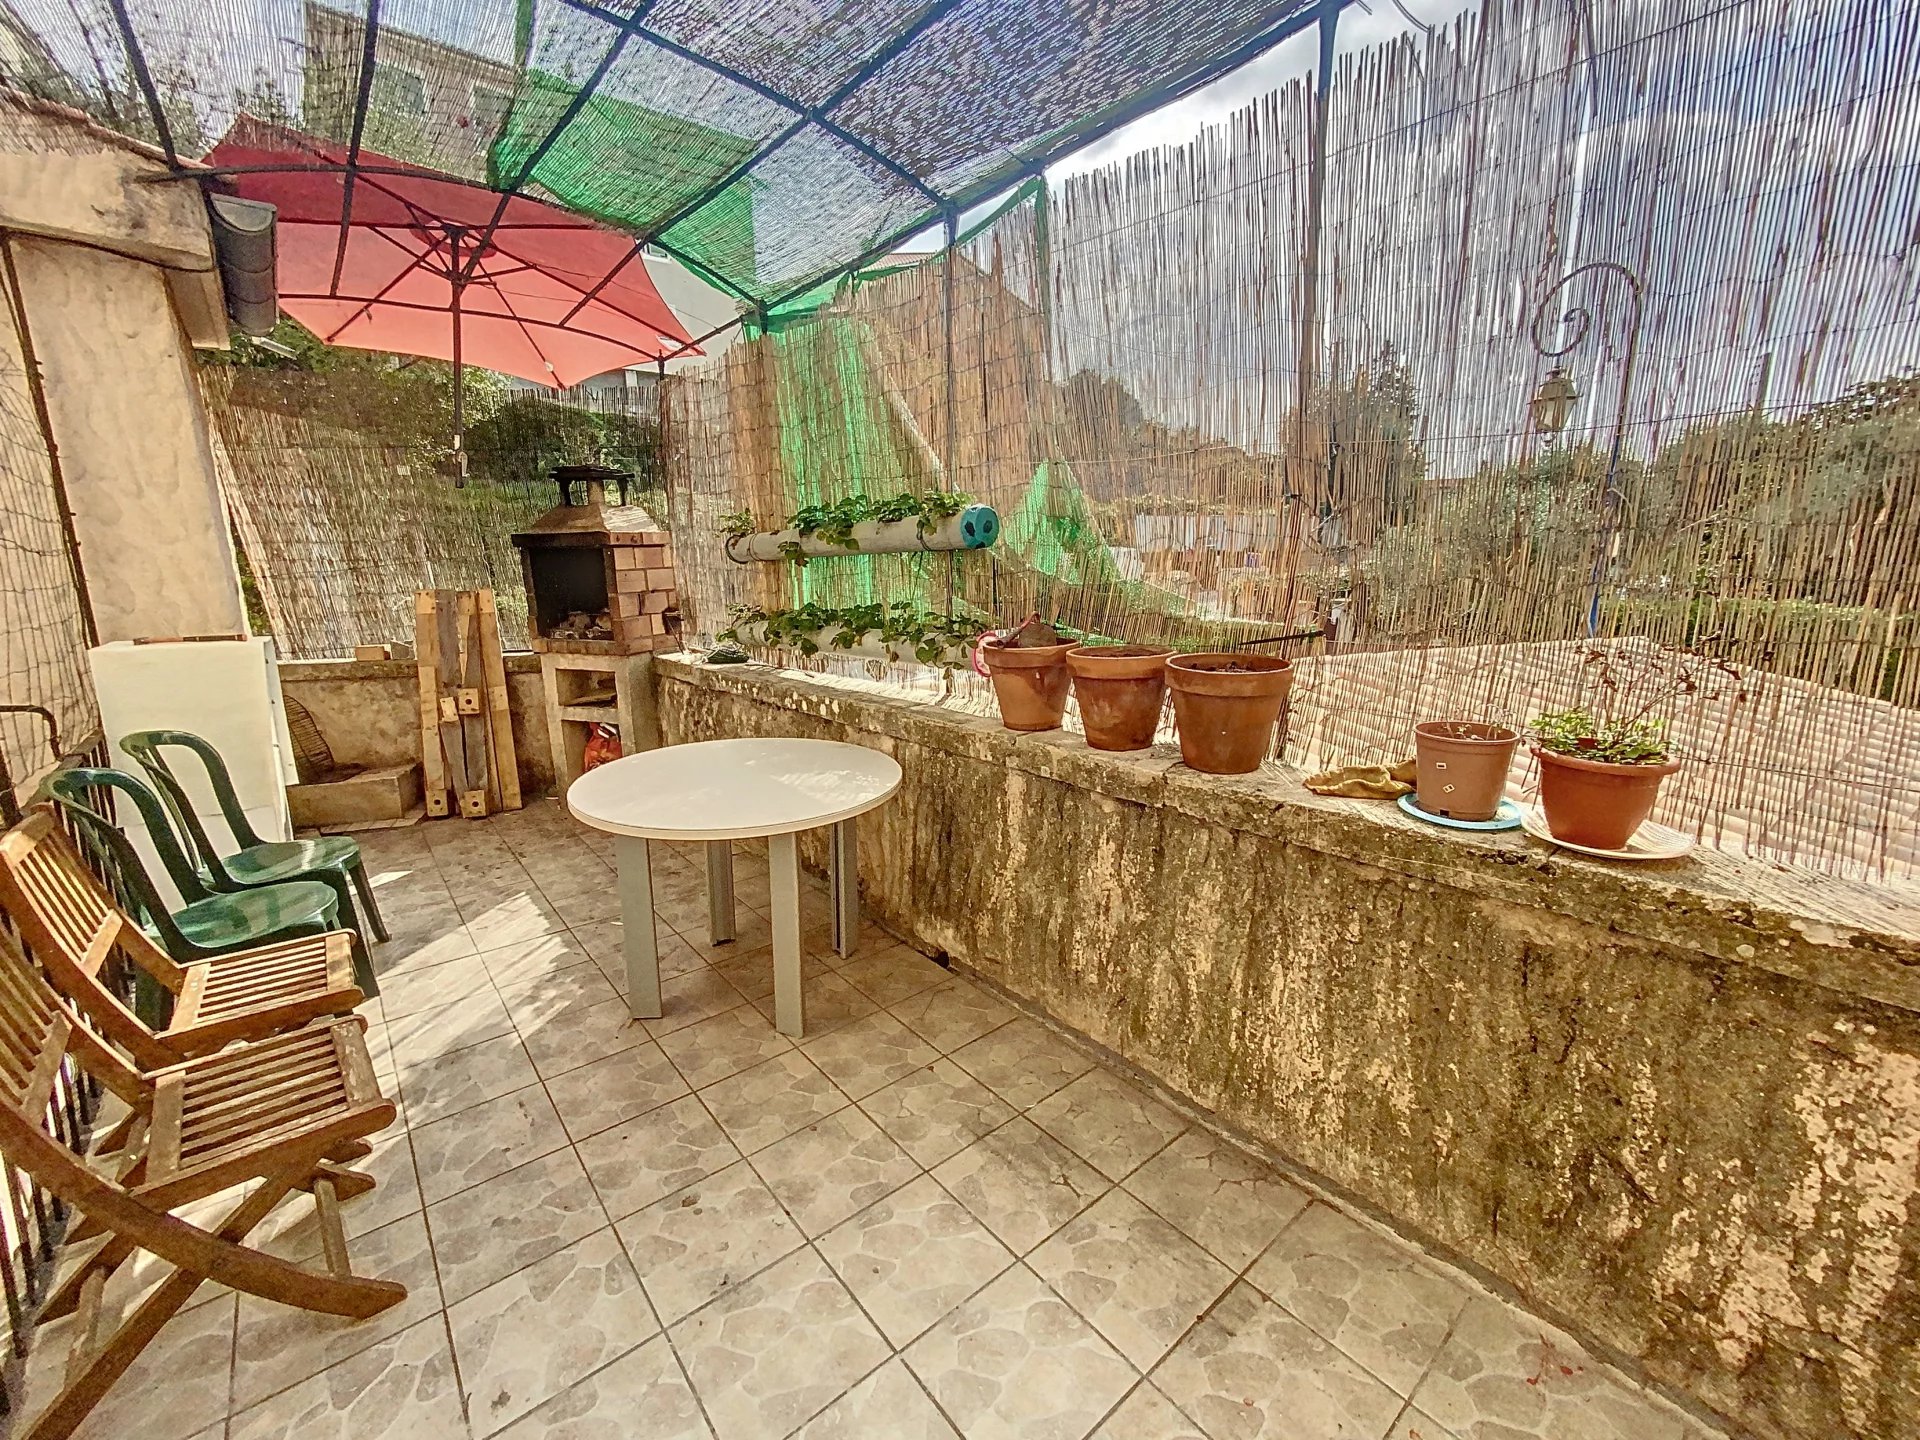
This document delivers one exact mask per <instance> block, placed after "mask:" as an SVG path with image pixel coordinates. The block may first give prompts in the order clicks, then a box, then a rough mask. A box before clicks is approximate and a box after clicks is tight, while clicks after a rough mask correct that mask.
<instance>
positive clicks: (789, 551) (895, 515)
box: [720, 490, 973, 563]
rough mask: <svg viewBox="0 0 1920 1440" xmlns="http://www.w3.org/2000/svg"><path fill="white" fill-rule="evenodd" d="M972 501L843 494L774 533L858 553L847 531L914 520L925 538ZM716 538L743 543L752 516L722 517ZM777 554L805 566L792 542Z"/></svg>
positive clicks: (910, 494) (801, 512) (926, 493)
mask: <svg viewBox="0 0 1920 1440" xmlns="http://www.w3.org/2000/svg"><path fill="white" fill-rule="evenodd" d="M972 503H973V502H972V498H971V497H970V496H966V495H960V494H954V493H950V492H948V491H945V490H923V491H919V492H915V491H910V490H909V491H902V492H901V493H900V494H898V495H894V496H890V497H889V498H887V499H884V500H872V499H869V498H868V497H867V496H865V495H849V496H848V497H847V498H846V499H844V500H836V501H834V502H833V503H832V504H830V505H803V506H801V507H800V508H799V509H798V510H796V511H794V512H793V514H791V515H789V516H788V517H787V518H786V520H785V522H784V523H782V524H780V525H777V526H774V527H772V528H774V529H776V530H795V531H798V532H799V534H800V535H801V536H802V537H804V538H806V539H810V540H819V541H821V542H822V543H824V544H828V545H838V546H840V547H842V548H843V549H847V550H858V549H859V548H860V542H859V541H857V540H855V539H854V538H853V527H854V526H856V525H860V524H863V523H865V522H866V521H869V520H873V521H879V522H881V523H882V524H886V523H892V522H896V521H900V520H918V521H919V522H920V533H921V534H922V535H930V534H932V533H933V531H934V530H935V529H936V528H937V527H938V526H939V524H940V523H941V521H943V520H947V519H950V518H952V517H953V516H955V515H958V514H959V513H960V512H961V511H962V510H964V509H966V508H967V506H968V505H970V504H972ZM721 526H722V528H721V532H720V533H721V534H723V535H725V536H726V537H727V538H728V539H733V540H738V539H744V538H745V537H746V536H748V535H752V534H754V533H755V529H756V527H755V525H754V523H753V516H752V514H751V513H750V512H748V511H745V510H742V511H738V512H737V513H735V514H732V515H729V516H727V517H725V519H724V520H722V521H721ZM780 553H781V555H782V556H783V557H785V558H786V559H788V560H798V561H801V562H802V563H805V556H803V555H802V554H801V551H800V543H799V541H798V540H788V541H785V542H783V543H782V544H781V546H780Z"/></svg>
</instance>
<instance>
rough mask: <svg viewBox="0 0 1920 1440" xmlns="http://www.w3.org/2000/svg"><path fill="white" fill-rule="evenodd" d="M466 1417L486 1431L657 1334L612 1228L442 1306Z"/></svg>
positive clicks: (477, 1428)
mask: <svg viewBox="0 0 1920 1440" xmlns="http://www.w3.org/2000/svg"><path fill="white" fill-rule="evenodd" d="M447 1321H448V1324H449V1325H450V1326H451V1327H452V1330H453V1352H454V1355H455V1356H456V1357H457V1358H458V1360H459V1362H460V1382H461V1385H462V1387H463V1388H464V1389H465V1391H466V1396H467V1415H468V1418H469V1419H470V1420H471V1421H472V1423H473V1433H474V1434H475V1435H476V1436H487V1435H491V1434H493V1433H494V1432H495V1431H496V1430H499V1429H500V1428H502V1427H503V1426H505V1425H508V1424H510V1423H511V1422H513V1421H514V1420H517V1419H519V1418H520V1417H521V1416H522V1415H524V1414H526V1413H527V1412H528V1411H529V1410H531V1409H533V1408H534V1407H535V1406H536V1405H539V1404H541V1403H543V1402H544V1401H547V1400H550V1399H552V1398H553V1397H554V1396H556V1395H558V1394H559V1393H560V1392H561V1391H563V1390H565V1389H566V1388H567V1387H568V1386H570V1385H572V1384H573V1383H574V1382H575V1381H577V1380H580V1379H583V1378H584V1377H585V1376H587V1375H589V1374H591V1373H592V1372H593V1371H595V1370H598V1369H599V1368H600V1367H601V1366H602V1365H604V1364H606V1363H607V1362H608V1361H609V1360H612V1359H614V1358H615V1357H616V1356H619V1355H622V1354H624V1353H625V1352H626V1351H628V1350H631V1349H632V1348H633V1347H634V1346H636V1345H638V1344H639V1343H640V1342H641V1341H643V1340H645V1339H647V1338H648V1337H650V1336H652V1335H653V1334H654V1333H656V1332H657V1331H658V1329H659V1325H658V1322H657V1321H656V1320H655V1319H654V1314H653V1307H652V1306H650V1305H649V1304H648V1303H647V1297H646V1295H645V1294H644V1293H643V1292H642V1290H641V1288H640V1278H639V1276H637V1275H636V1274H635V1273H634V1269H633V1264H632V1262H631V1261H630V1260H628V1258H627V1255H626V1252H625V1251H624V1250H623V1249H621V1247H620V1241H619V1238H618V1237H617V1236H615V1234H614V1233H613V1231H612V1230H610V1229H609V1230H600V1231H596V1232H595V1233H594V1234H592V1235H589V1236H588V1237H587V1238H586V1239H584V1240H581V1241H577V1242H576V1243H574V1244H572V1245H569V1246H567V1248H566V1249H564V1250H560V1251H557V1252H555V1253H554V1254H552V1255H549V1256H547V1257H546V1258H545V1259H543V1260H537V1261H535V1262H534V1263H533V1264H531V1265H529V1266H528V1267H527V1268H526V1269H524V1270H520V1271H517V1272H516V1273H514V1274H512V1275H509V1276H508V1277H507V1278H506V1279H504V1280H499V1281H496V1282H495V1283H494V1284H492V1285H489V1286H488V1287H487V1288H486V1289H484V1290H481V1291H479V1292H477V1293H476V1294H473V1295H470V1296H468V1297H467V1298H466V1299H465V1300H462V1301H460V1302H458V1303H457V1304H455V1305H452V1306H449V1307H448V1310H447Z"/></svg>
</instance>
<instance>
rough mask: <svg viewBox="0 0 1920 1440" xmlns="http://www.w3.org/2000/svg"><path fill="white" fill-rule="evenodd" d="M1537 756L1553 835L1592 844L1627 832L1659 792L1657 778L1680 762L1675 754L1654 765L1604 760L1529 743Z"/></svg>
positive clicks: (1622, 840)
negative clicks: (1673, 758) (1619, 763)
mask: <svg viewBox="0 0 1920 1440" xmlns="http://www.w3.org/2000/svg"><path fill="white" fill-rule="evenodd" d="M1533 753H1534V756H1535V758H1536V759H1538V760H1539V762H1540V808H1541V809H1543V810H1545V811H1546V814H1547V829H1548V830H1550V831H1552V832H1553V838H1554V839H1556V840H1565V841H1566V842H1567V843H1568V844H1570V845H1587V846H1591V847H1592V848H1593V849H1595V850H1618V849H1620V848H1621V847H1622V846H1624V845H1625V844H1626V843H1627V841H1629V840H1631V839H1632V838H1633V832H1634V831H1636V830H1638V829H1639V828H1640V826H1641V824H1642V823H1643V822H1644V821H1645V820H1646V818H1647V816H1649V815H1651V814H1652V813H1653V802H1654V801H1655V800H1657V799H1658V798H1659V796H1660V782H1661V781H1662V780H1664V779H1666V778H1667V776H1669V775H1671V774H1673V772H1674V771H1676V770H1678V769H1679V768H1680V762H1679V761H1678V760H1664V761H1662V762H1661V763H1659V764H1657V765H1609V764H1608V763H1606V762H1605V761H1604V760H1582V759H1581V758H1580V757H1579V756H1577V755H1561V754H1556V753H1554V752H1553V751H1551V750H1542V749H1539V748H1538V747H1535V749H1534V752H1533Z"/></svg>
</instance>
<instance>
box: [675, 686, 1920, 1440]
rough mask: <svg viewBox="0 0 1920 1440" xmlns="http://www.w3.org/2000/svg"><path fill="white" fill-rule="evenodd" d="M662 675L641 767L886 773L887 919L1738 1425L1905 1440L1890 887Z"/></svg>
mask: <svg viewBox="0 0 1920 1440" xmlns="http://www.w3.org/2000/svg"><path fill="white" fill-rule="evenodd" d="M659 673H660V675H661V682H660V683H661V696H660V709H661V717H662V725H663V727H664V730H665V732H666V736H667V739H668V741H669V743H674V742H680V741H686V740H697V739H707V738H714V737H718V736H724V735H751V734H783V735H810V736H816V737H820V738H834V739H844V740H851V741H853V742H854V743H858V744H864V745H870V746H873V747H876V748H879V749H883V750H886V751H888V752H889V753H891V754H893V755H894V756H895V757H896V758H897V759H898V760H899V761H900V763H901V765H902V768H903V769H904V770H905V772H906V780H905V783H904V786H903V788H902V790H901V792H900V795H899V797H898V798H897V799H896V800H895V801H894V802H893V803H891V804H890V805H888V806H887V807H885V808H884V809H882V810H880V811H878V812H876V813H875V814H873V815H871V816H869V817H866V818H865V819H863V820H862V822H861V823H862V828H863V844H862V847H861V880H862V884H863V887H864V891H865V897H866V904H867V905H868V907H869V908H870V909H871V910H873V911H875V912H877V913H878V914H879V915H880V917H881V918H882V919H883V920H884V921H885V922H886V923H887V924H888V925H889V926H890V927H891V928H894V929H895V930H897V931H899V932H900V933H902V934H904V935H908V936H910V937H912V938H913V939H915V940H916V941H917V942H918V943H920V944H921V945H922V946H924V947H926V948H929V949H936V950H940V951H944V952H946V953H947V954H949V955H951V956H952V957H954V958H955V959H956V960H958V961H960V962H961V963H963V964H964V965H966V966H969V967H971V968H973V969H975V970H977V971H979V972H980V973H982V974H984V975H986V976H988V977H990V978H992V979H993V980H995V981H997V982H998V983H1000V984H1002V985H1004V986H1005V987H1006V988H1008V989H1009V990H1011V991H1013V992H1014V993H1016V994H1018V995H1020V996H1022V997H1024V998H1026V999H1027V1000H1029V1001H1031V1002H1033V1003H1035V1004H1037V1005H1039V1006H1040V1007H1042V1008H1044V1009H1045V1010H1046V1011H1047V1012H1049V1013H1050V1014H1051V1015H1053V1016H1054V1017H1055V1018H1057V1019H1058V1020H1059V1021H1060V1022H1061V1023H1063V1024H1065V1025H1068V1026H1070V1027H1072V1028H1074V1029H1076V1030H1078V1031H1080V1032H1082V1033H1083V1034H1085V1035H1087V1036H1088V1037H1090V1038H1091V1039H1093V1040H1095V1041H1097V1042H1098V1043H1100V1044H1102V1045H1104V1046H1107V1047H1108V1048H1110V1049H1111V1050H1113V1051H1115V1052H1117V1053H1118V1054H1119V1055H1121V1056H1123V1057H1124V1058H1125V1059H1127V1060H1128V1061H1130V1062H1132V1063H1133V1064H1135V1065H1137V1066H1138V1067H1140V1068H1141V1069H1142V1070H1144V1071H1146V1072H1147V1073H1149V1074H1151V1075H1153V1076H1154V1077H1156V1078H1157V1079H1158V1080H1160V1081H1161V1082H1162V1083H1164V1084H1166V1085H1167V1086H1168V1087H1170V1088H1171V1089H1172V1090H1174V1091H1176V1092H1177V1093H1179V1094H1182V1095H1184V1096H1186V1097H1188V1098H1189V1099H1191V1100H1192V1101H1194V1102H1195V1103H1197V1104H1199V1105H1201V1106H1203V1107H1205V1108H1207V1109H1210V1110H1212V1111H1214V1112H1215V1113H1216V1114H1217V1115H1218V1116H1219V1117H1220V1119H1221V1120H1222V1121H1223V1122H1225V1123H1226V1124H1228V1125H1230V1126H1232V1127H1233V1128H1235V1129H1238V1130H1240V1131H1241V1132H1243V1133H1245V1134H1247V1135H1249V1136H1252V1137H1254V1138H1256V1139H1258V1140H1259V1141H1261V1142H1263V1143H1264V1144H1266V1145H1268V1146H1270V1147H1272V1148H1273V1149H1274V1150H1276V1151H1278V1152H1279V1153H1281V1154H1282V1155H1283V1156H1285V1157H1287V1158H1288V1159H1290V1160H1292V1161H1294V1162H1296V1163H1298V1164H1299V1165H1301V1166H1304V1167H1305V1168H1307V1169H1309V1170H1312V1171H1314V1172H1317V1173H1318V1174H1319V1175H1321V1176H1324V1177H1326V1178H1327V1179H1329V1180H1330V1181H1332V1182H1333V1183H1334V1184H1335V1185H1337V1186H1339V1187H1341V1188H1343V1189H1345V1190H1347V1191H1348V1192H1350V1193H1352V1194H1353V1195H1355V1196H1357V1197H1359V1198H1360V1199H1362V1200H1363V1201H1365V1202H1366V1203H1367V1204H1369V1205H1370V1206H1372V1207H1374V1208H1375V1209H1377V1210H1379V1211H1380V1212H1382V1213H1384V1214H1385V1215H1387V1216H1388V1217H1390V1218H1392V1219H1393V1220H1395V1221H1396V1222H1397V1223H1398V1224H1399V1225H1400V1226H1401V1227H1402V1228H1404V1229H1406V1230H1407V1231H1409V1232H1410V1233H1412V1234H1414V1235H1416V1236H1418V1237H1420V1238H1423V1239H1425V1240H1427V1241H1429V1242H1431V1243H1435V1244H1437V1245H1438V1246H1440V1247H1442V1248H1444V1249H1446V1250H1448V1251H1451V1252H1452V1253H1454V1254H1456V1255H1457V1256H1460V1257H1462V1258H1464V1259H1465V1260H1467V1261H1469V1262H1471V1263H1473V1264H1476V1265H1478V1266H1480V1267H1483V1268H1484V1269H1485V1270H1487V1271H1490V1272H1492V1273H1493V1274H1494V1275H1495V1276H1497V1277H1499V1278H1500V1279H1502V1280H1504V1281H1506V1282H1507V1283H1509V1284H1511V1285H1512V1286H1513V1287H1514V1288H1515V1289H1516V1290H1518V1291H1519V1292H1520V1293H1521V1294H1522V1295H1523V1296H1524V1297H1525V1298H1527V1299H1528V1300H1529V1301H1530V1302H1532V1303H1534V1304H1535V1305H1537V1306H1540V1307H1542V1308H1544V1309H1546V1310H1549V1311H1551V1312H1554V1313H1556V1314H1558V1315H1560V1316H1563V1317H1565V1318H1566V1319H1567V1321H1568V1322H1569V1323H1570V1324H1571V1326H1572V1327H1573V1328H1574V1329H1576V1330H1577V1331H1579V1332H1581V1333H1583V1334H1584V1335H1586V1336H1588V1337H1591V1338H1592V1339H1593V1340H1595V1341H1597V1342H1599V1343H1600V1344H1601V1345H1602V1346H1603V1347H1605V1348H1608V1349H1611V1350H1613V1351H1615V1352H1616V1353H1620V1354H1623V1355H1624V1356H1626V1357H1629V1358H1630V1359H1631V1360H1633V1361H1635V1362H1637V1363H1638V1364H1639V1365H1640V1366H1641V1367H1643V1368H1644V1369H1645V1371H1646V1372H1647V1373H1649V1374H1650V1375H1651V1376H1652V1377H1654V1378H1655V1379H1657V1380H1659V1381H1662V1382H1664V1383H1666V1384H1668V1385H1671V1386H1673V1387H1674V1388H1676V1389H1678V1390H1681V1391H1684V1392H1687V1393H1690V1394H1691V1395H1693V1396H1695V1397H1697V1398H1698V1399H1699V1400H1701V1401H1702V1402H1704V1403H1706V1404H1708V1405H1710V1406H1712V1407H1713V1408H1715V1409H1717V1410H1719V1411H1721V1412H1723V1413H1724V1414H1726V1415H1728V1416H1730V1417H1733V1418H1734V1419H1735V1420H1736V1421H1738V1422H1739V1423H1741V1424H1744V1425H1746V1426H1750V1427H1751V1428H1752V1429H1753V1430H1755V1431H1757V1432H1759V1433H1761V1434H1764V1435H1769V1436H1783V1437H1784V1436H1793V1437H1815V1436H1819V1437H1830V1436H1834V1435H1838V1434H1857V1435H1861V1436H1867V1437H1874V1440H1894V1437H1895V1436H1902V1437H1904V1436H1910V1435H1911V1434H1912V1433H1913V1432H1914V1424H1915V1419H1914V1417H1915V1416H1916V1414H1920V1338H1917V1337H1920V1202H1917V1201H1916V1198H1915V1195H1916V1190H1920V1170H1917V1164H1920V942H1917V941H1916V939H1915V938H1914V937H1915V933H1916V927H1915V925H1914V923H1913V922H1914V919H1915V916H1914V914H1913V912H1912V910H1911V909H1903V908H1902V907H1901V906H1900V905H1899V904H1898V903H1897V902H1895V901H1892V900H1890V899H1889V897H1888V896H1887V895H1886V894H1885V893H1884V892H1879V891H1874V890H1871V889H1869V888H1868V887H1864V886H1853V885H1849V884H1847V883H1845V882H1838V881H1830V882H1829V881H1822V882H1818V883H1817V884H1814V885H1812V886H1807V885H1805V884H1804V883H1803V882H1802V881H1800V880H1797V879H1795V878H1794V877H1788V876H1783V875H1782V874H1781V873H1780V872H1778V871H1774V870H1770V869H1765V868H1762V867H1759V866H1752V865H1747V864H1744V863H1742V862H1738V861H1733V860H1728V859H1725V858H1721V857H1708V858H1703V859H1700V860H1694V861H1686V862H1676V863H1674V864H1670V865H1663V866H1661V867H1659V868H1658V869H1652V870H1627V869H1624V868H1620V867H1609V866H1606V865H1604V864H1600V863H1596V862H1590V861H1585V860H1581V859H1578V858H1573V857H1568V856H1566V855H1565V854H1563V853H1559V852H1554V851H1551V850H1549V849H1548V848H1546V847H1544V846H1541V845H1539V844H1537V843H1535V842H1531V841H1529V840H1527V839H1525V838H1524V837H1520V836H1490V837H1459V836H1454V835H1451V834H1442V833H1440V832H1437V831H1433V830H1430V829H1427V828H1425V827H1418V826H1417V825H1416V823H1415V822H1412V821H1407V820H1403V819H1402V818H1401V817H1400V816H1399V814H1398V812H1397V811H1395V810H1393V809H1392V807H1390V806H1386V805H1381V804H1371V805H1370V804H1368V803H1367V802H1355V801H1335V800H1323V799H1320V798H1318V797H1315V796H1312V795H1310V794H1308V793H1307V792H1306V791H1304V790H1303V789H1301V788H1299V787H1298V786H1297V784H1295V783H1293V782H1292V781H1291V780H1290V779H1288V778H1286V777H1284V776H1282V775H1280V774H1278V773H1275V774H1272V775H1267V776H1260V777H1247V778H1245V779H1235V780H1220V779H1216V778H1212V777H1201V776H1198V775H1195V774H1194V773H1193V772H1190V771H1188V770H1186V769H1185V768H1184V767H1181V766H1179V765H1178V764H1177V760H1176V757H1174V756H1173V755H1171V754H1169V753H1164V752H1162V753H1149V754H1145V755H1141V756H1111V755H1102V754H1098V753H1096V752H1092V751H1089V750H1087V749H1086V747H1085V746H1084V744H1083V743H1082V742H1081V741H1080V740H1079V739H1078V737H1077V736H1072V735H1066V734H1060V733H1055V734H1053V735H1048V736H1038V737H1033V736H1028V737H1015V736H1013V735H1012V734H1011V733H1010V732H1006V731H1003V730H1001V729H999V727H998V726H996V725H993V724H992V723H991V722H987V721H983V720H980V719H977V718H974V717H968V716H961V715H953V714H949V713H946V712H942V711H940V710H939V709H937V708H936V707H931V706H923V705H917V704H913V703H911V702H906V701H903V700H900V699H897V698H891V697H887V696H884V695H882V694H878V693H876V692H874V691H873V690H871V689H870V688H867V689H863V687H859V686H856V685H850V684H835V683H821V682H818V681H816V680H813V679H802V678H799V677H795V676H792V675H786V674H782V673H781V672H776V671H769V670H766V669H763V668H761V667H757V666H756V667H740V668H738V669H728V670H725V671H720V670H707V669H703V668H700V667H697V666H693V665H689V664H686V663H684V662H679V661H663V662H661V663H660V666H659ZM814 843H815V844H817V843H818V842H817V840H815V841H814ZM814 858H815V859H818V858H820V857H819V856H818V855H817V854H816V855H815V857H814Z"/></svg>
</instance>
